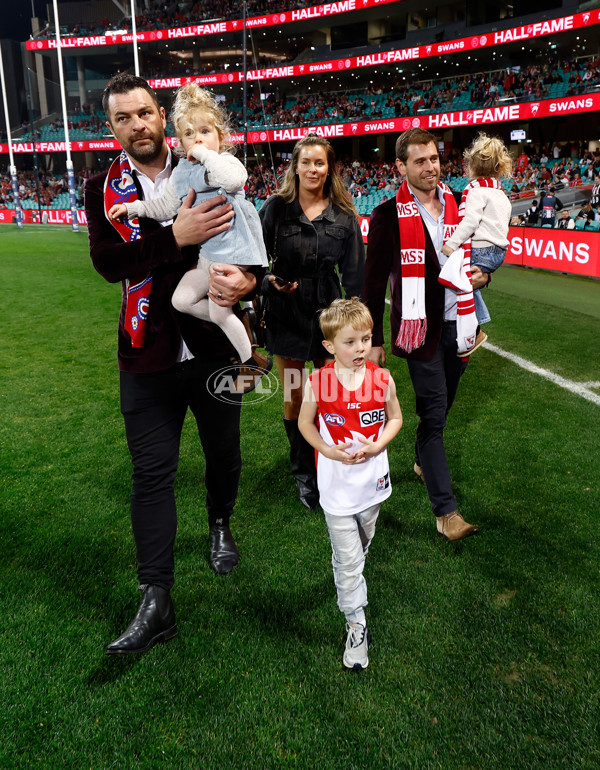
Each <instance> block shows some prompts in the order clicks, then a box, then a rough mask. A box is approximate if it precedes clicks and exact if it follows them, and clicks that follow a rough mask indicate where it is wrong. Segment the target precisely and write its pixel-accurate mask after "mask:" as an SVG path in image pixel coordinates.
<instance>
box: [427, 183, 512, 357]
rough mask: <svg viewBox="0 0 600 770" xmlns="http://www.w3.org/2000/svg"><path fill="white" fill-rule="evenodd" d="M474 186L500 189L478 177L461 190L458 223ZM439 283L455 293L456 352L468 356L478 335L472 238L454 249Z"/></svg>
mask: <svg viewBox="0 0 600 770" xmlns="http://www.w3.org/2000/svg"><path fill="white" fill-rule="evenodd" d="M476 187H495V188H497V189H499V190H501V189H502V185H501V183H500V182H499V181H498V179H495V178H494V177H479V178H478V179H473V180H472V181H471V182H469V184H468V185H467V186H466V187H465V189H464V190H463V194H462V197H461V199H460V206H459V207H458V221H459V222H460V221H461V220H462V218H463V217H464V215H465V209H466V206H467V198H468V195H469V192H470V191H471V190H473V189H474V188H476ZM438 280H439V282H440V283H443V284H444V286H448V287H450V288H451V289H454V290H455V291H456V293H457V296H456V301H457V309H456V342H457V344H458V353H459V354H460V353H464V354H465V355H468V353H469V350H470V349H471V348H472V347H473V345H474V344H475V338H476V336H477V316H476V315H475V302H474V300H473V286H472V279H471V239H470V238H467V240H466V241H465V242H464V243H463V244H462V248H460V249H456V251H454V252H453V253H452V254H451V255H450V256H449V257H448V261H447V262H446V263H445V264H444V266H443V267H442V269H441V270H440V275H439V278H438Z"/></svg>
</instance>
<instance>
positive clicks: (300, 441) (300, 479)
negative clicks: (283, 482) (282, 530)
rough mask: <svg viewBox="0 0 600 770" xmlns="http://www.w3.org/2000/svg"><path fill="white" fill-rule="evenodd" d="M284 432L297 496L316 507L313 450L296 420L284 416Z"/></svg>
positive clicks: (311, 506) (307, 505)
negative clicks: (288, 447) (288, 444)
mask: <svg viewBox="0 0 600 770" xmlns="http://www.w3.org/2000/svg"><path fill="white" fill-rule="evenodd" d="M283 424H284V425H285V432H286V434H287V437H288V441H289V442H290V465H291V467H292V475H293V476H294V478H295V479H296V486H297V487H298V497H299V498H300V502H301V503H302V505H305V506H306V507H307V508H310V509H312V508H316V507H317V505H318V503H319V490H318V488H317V469H316V467H315V450H314V449H313V448H312V447H311V445H310V444H309V443H308V441H307V440H306V439H305V438H304V436H303V435H302V434H301V433H300V430H299V428H298V420H286V419H285V418H284V420H283Z"/></svg>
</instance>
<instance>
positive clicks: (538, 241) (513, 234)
mask: <svg viewBox="0 0 600 770" xmlns="http://www.w3.org/2000/svg"><path fill="white" fill-rule="evenodd" d="M508 239H509V241H510V245H509V247H508V253H507V255H506V260H505V261H506V263H507V264H509V265H523V266H524V267H540V268H543V269H544V270H557V271H559V272H561V273H575V274H577V275H586V276H592V277H594V278H600V234H598V233H591V232H586V231H584V230H551V229H549V228H544V227H511V228H509V234H508Z"/></svg>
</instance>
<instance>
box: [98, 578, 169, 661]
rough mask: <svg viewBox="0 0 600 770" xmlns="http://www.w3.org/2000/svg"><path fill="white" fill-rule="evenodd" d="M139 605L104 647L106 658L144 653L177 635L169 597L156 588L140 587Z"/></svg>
mask: <svg viewBox="0 0 600 770" xmlns="http://www.w3.org/2000/svg"><path fill="white" fill-rule="evenodd" d="M138 590H140V591H141V592H142V602H141V604H140V606H139V609H138V611H137V613H136V616H135V618H134V619H133V620H132V621H131V623H130V625H129V627H128V628H127V630H126V631H125V632H124V633H123V634H121V636H120V637H119V638H118V639H115V641H114V642H111V643H110V644H109V645H108V646H107V647H106V654H107V655H126V654H128V653H132V652H146V650H149V649H150V648H151V647H154V645H155V644H158V642H166V641H168V640H169V639H172V638H173V637H174V636H177V624H176V623H175V610H174V609H173V602H172V600H171V594H170V593H169V592H168V591H167V590H166V589H165V588H161V587H160V586H152V585H141V586H140V587H139V589H138Z"/></svg>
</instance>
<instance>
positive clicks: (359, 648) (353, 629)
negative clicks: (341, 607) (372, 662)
mask: <svg viewBox="0 0 600 770" xmlns="http://www.w3.org/2000/svg"><path fill="white" fill-rule="evenodd" d="M347 627H348V637H347V639H346V649H345V650H344V658H343V662H344V666H345V667H346V668H351V669H353V670H354V671H360V670H361V669H363V668H366V667H367V666H368V665H369V656H368V652H369V640H370V634H369V632H368V631H367V627H366V626H363V625H362V624H361V623H356V624H355V625H352V626H351V625H349V624H348V626H347Z"/></svg>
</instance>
